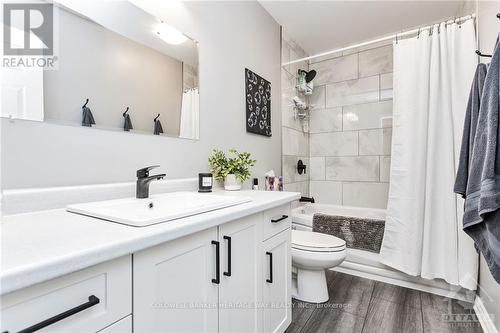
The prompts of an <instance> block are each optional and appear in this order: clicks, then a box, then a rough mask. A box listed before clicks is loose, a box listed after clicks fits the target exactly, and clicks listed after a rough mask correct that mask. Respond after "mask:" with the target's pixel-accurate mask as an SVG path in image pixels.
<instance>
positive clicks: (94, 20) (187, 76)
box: [0, 0, 199, 139]
mask: <svg viewBox="0 0 500 333" xmlns="http://www.w3.org/2000/svg"><path fill="white" fill-rule="evenodd" d="M43 3H48V2H43ZM50 3H53V5H54V8H53V9H54V25H55V26H56V27H57V29H54V44H55V45H56V46H55V50H56V54H55V55H56V57H57V63H56V66H55V68H52V69H46V68H42V69H40V68H38V69H33V68H31V69H30V68H23V69H21V70H20V69H19V68H16V69H13V68H2V69H1V71H2V75H1V80H2V94H1V105H0V107H1V116H2V117H8V118H11V119H14V121H17V119H23V120H30V121H43V122H49V123H56V124H63V125H71V126H82V125H83V126H86V127H90V128H89V130H91V129H94V128H97V129H107V130H114V131H124V132H128V133H141V134H151V135H153V134H156V135H163V136H171V137H180V138H187V139H198V138H199V90H198V43H197V42H196V41H195V40H193V39H191V38H189V37H187V36H185V35H184V34H183V33H181V32H179V31H178V30H176V28H175V27H173V26H171V25H169V24H168V22H163V21H161V20H159V19H158V18H155V17H153V16H151V15H150V14H149V13H147V12H145V11H143V10H142V9H140V8H139V7H137V6H135V5H134V4H133V3H132V2H131V1H89V0H58V1H55V2H50ZM21 27H22V25H21ZM22 35H23V34H22V33H21V36H22ZM12 36H14V35H12ZM21 38H22V37H21ZM21 41H22V39H21ZM87 99H88V101H87Z"/></svg>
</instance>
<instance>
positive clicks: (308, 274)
mask: <svg viewBox="0 0 500 333" xmlns="http://www.w3.org/2000/svg"><path fill="white" fill-rule="evenodd" d="M345 256H346V243H345V241H344V240H342V239H340V238H338V237H335V236H331V235H327V234H322V233H319V232H311V231H299V230H292V265H293V267H294V269H296V272H297V278H296V280H295V279H294V281H293V290H292V295H293V298H295V299H297V300H300V301H304V302H309V303H324V302H326V301H328V299H329V296H328V287H327V284H326V273H325V270H326V269H329V268H332V267H335V266H338V265H340V264H341V263H342V262H343V261H344V259H345Z"/></svg>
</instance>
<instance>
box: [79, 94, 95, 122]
mask: <svg viewBox="0 0 500 333" xmlns="http://www.w3.org/2000/svg"><path fill="white" fill-rule="evenodd" d="M88 102H89V100H88V99H87V101H86V102H85V104H84V105H83V106H82V126H86V127H92V125H95V120H94V116H93V115H92V111H90V108H89V107H88V106H87V103H88Z"/></svg>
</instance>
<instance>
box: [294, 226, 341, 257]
mask: <svg viewBox="0 0 500 333" xmlns="http://www.w3.org/2000/svg"><path fill="white" fill-rule="evenodd" d="M292 247H293V248H296V249H300V250H306V251H321V252H325V251H341V250H344V249H345V240H343V239H340V238H338V237H335V236H332V235H327V234H323V233H319V232H310V231H299V230H292Z"/></svg>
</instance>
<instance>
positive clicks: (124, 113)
mask: <svg viewBox="0 0 500 333" xmlns="http://www.w3.org/2000/svg"><path fill="white" fill-rule="evenodd" d="M128 109H129V107H128V106H127V110H125V112H123V116H124V117H125V115H126V114H127V112H128Z"/></svg>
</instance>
